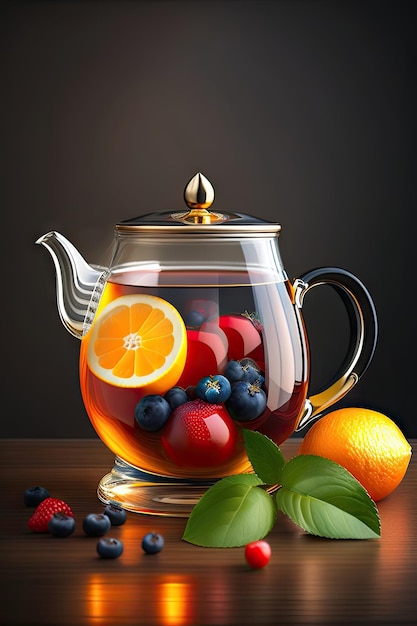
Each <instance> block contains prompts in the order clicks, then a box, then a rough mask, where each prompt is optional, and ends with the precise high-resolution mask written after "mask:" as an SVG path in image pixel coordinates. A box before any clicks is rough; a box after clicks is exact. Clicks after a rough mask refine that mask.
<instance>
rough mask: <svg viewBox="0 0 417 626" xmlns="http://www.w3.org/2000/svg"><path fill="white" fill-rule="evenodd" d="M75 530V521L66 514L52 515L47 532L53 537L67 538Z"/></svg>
mask: <svg viewBox="0 0 417 626" xmlns="http://www.w3.org/2000/svg"><path fill="white" fill-rule="evenodd" d="M74 530H75V520H74V518H73V517H72V516H71V515H67V514H66V513H54V514H53V516H52V517H51V519H50V520H49V522H48V532H50V533H51V535H53V536H54V537H68V536H69V535H72V533H73V532H74Z"/></svg>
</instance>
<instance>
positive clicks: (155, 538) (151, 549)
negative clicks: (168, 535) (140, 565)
mask: <svg viewBox="0 0 417 626" xmlns="http://www.w3.org/2000/svg"><path fill="white" fill-rule="evenodd" d="M164 543H165V542H164V538H163V536H162V535H160V534H159V533H154V532H150V533H146V535H145V536H144V537H143V539H142V549H143V550H144V551H145V552H146V554H156V553H157V552H161V550H162V548H163V547H164Z"/></svg>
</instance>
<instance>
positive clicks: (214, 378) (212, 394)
mask: <svg viewBox="0 0 417 626" xmlns="http://www.w3.org/2000/svg"><path fill="white" fill-rule="evenodd" d="M230 393H231V386H230V382H229V380H228V379H227V378H226V377H225V376H222V375H221V374H216V375H210V376H204V377H203V378H201V379H200V380H199V382H198V383H197V386H196V394H197V396H198V397H199V398H200V399H201V400H205V401H206V402H211V403H213V404H220V403H221V402H225V401H226V400H227V399H228V398H229V396H230Z"/></svg>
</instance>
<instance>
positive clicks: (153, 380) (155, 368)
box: [87, 294, 187, 393]
mask: <svg viewBox="0 0 417 626" xmlns="http://www.w3.org/2000/svg"><path fill="white" fill-rule="evenodd" d="M186 356H187V331H186V328H185V324H184V322H183V319H182V317H181V315H180V313H179V312H178V311H177V309H176V308H175V307H174V306H172V304H170V303H169V302H167V301H166V300H163V299H162V298H159V297H157V296H151V295H148V294H131V295H127V296H121V297H119V298H116V299H115V300H113V301H112V302H110V303H109V304H107V305H106V306H105V307H104V309H103V310H102V311H101V312H100V313H99V314H98V316H97V319H95V320H94V322H93V325H92V327H91V330H90V333H89V336H88V350H87V362H88V365H89V367H90V369H91V371H92V372H93V374H95V375H96V376H97V377H98V378H100V379H101V380H103V381H105V382H106V383H109V384H111V385H116V386H117V387H141V388H142V387H146V388H147V389H146V392H147V393H163V392H164V391H166V390H167V389H169V388H170V387H172V386H174V385H175V383H176V382H177V380H178V379H179V378H180V376H181V374H182V371H183V369H184V365H185V360H186Z"/></svg>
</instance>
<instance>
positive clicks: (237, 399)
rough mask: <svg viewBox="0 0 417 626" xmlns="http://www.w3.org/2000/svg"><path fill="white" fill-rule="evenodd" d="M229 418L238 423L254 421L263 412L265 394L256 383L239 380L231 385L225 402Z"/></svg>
mask: <svg viewBox="0 0 417 626" xmlns="http://www.w3.org/2000/svg"><path fill="white" fill-rule="evenodd" d="M226 408H227V410H228V412H229V413H230V415H231V417H232V418H233V419H235V420H237V421H240V422H248V421H250V420H254V419H256V418H257V417H259V416H260V415H262V413H263V412H264V411H265V408H266V394H265V392H264V391H263V389H261V388H260V387H259V386H258V384H257V383H249V382H246V381H244V380H241V381H239V382H237V383H234V384H233V385H232V393H231V395H230V398H229V399H228V400H227V401H226Z"/></svg>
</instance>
